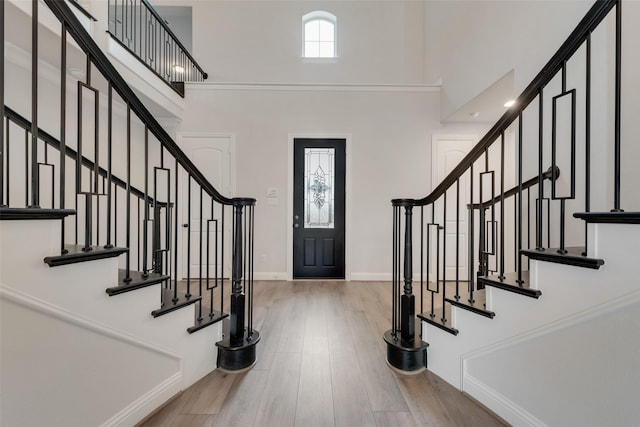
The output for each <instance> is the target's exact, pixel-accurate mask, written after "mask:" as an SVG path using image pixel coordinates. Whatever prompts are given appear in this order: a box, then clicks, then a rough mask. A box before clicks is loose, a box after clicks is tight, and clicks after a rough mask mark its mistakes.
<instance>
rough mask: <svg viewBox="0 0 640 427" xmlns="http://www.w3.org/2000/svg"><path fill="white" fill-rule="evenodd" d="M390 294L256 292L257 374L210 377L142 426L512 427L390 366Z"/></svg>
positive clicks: (426, 376)
mask: <svg viewBox="0 0 640 427" xmlns="http://www.w3.org/2000/svg"><path fill="white" fill-rule="evenodd" d="M390 287H391V285H390V284H389V283H387V282H344V281H300V282H276V281H273V282H256V283H255V285H254V296H255V300H254V307H255V308H254V326H255V327H256V329H258V330H259V331H260V334H261V336H262V340H261V341H260V343H259V344H258V348H257V353H258V360H257V362H256V365H255V366H254V367H253V368H252V369H251V370H250V371H248V372H245V373H242V374H228V373H224V372H221V371H217V370H216V371H214V372H212V373H211V374H209V375H207V376H206V377H204V378H203V379H201V380H200V381H199V382H197V383H196V384H194V385H193V386H192V387H190V388H189V389H187V390H185V391H184V392H182V393H181V394H180V395H178V396H176V397H175V398H174V399H173V400H172V401H171V402H169V403H168V404H167V405H165V406H164V407H163V408H162V409H160V410H159V411H158V412H156V413H155V414H154V415H153V416H152V417H151V418H149V419H148V420H146V421H145V422H144V423H142V424H141V426H143V427H152V426H163V427H164V426H166V427H177V426H181V427H226V426H256V427H286V426H296V427H297V426H300V427H314V426H318V427H324V426H345V427H360V426H362V427H364V426H372V427H383V426H393V427H403V426H438V427H442V426H444V427H447V426H504V424H503V423H502V422H501V421H500V420H499V419H498V418H496V417H495V416H494V415H492V414H491V413H489V412H488V411H486V410H485V409H484V408H482V407H481V406H479V405H478V404H476V403H475V402H474V401H472V400H471V399H469V398H468V397H466V396H465V395H464V394H462V393H461V392H460V391H458V390H456V389H455V388H454V387H452V386H450V385H449V384H447V383H446V382H444V381H443V380H442V379H440V378H439V377H437V376H436V375H434V374H432V373H431V372H429V371H426V372H423V373H421V374H419V375H413V376H404V375H399V374H396V373H394V372H393V371H392V370H391V369H390V368H389V367H388V366H387V364H386V361H385V355H386V347H385V344H384V342H383V340H382V333H383V332H384V331H385V330H386V329H389V327H390V317H391V298H390V292H391V291H390ZM211 357H215V354H212V355H211Z"/></svg>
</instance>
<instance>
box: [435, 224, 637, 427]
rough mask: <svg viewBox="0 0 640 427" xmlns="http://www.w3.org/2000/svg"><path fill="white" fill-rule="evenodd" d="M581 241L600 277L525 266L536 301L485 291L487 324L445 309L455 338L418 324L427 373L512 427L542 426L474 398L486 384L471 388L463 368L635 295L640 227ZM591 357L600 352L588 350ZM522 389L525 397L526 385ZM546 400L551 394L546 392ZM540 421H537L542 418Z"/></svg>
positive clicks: (596, 232)
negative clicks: (536, 292) (494, 351)
mask: <svg viewBox="0 0 640 427" xmlns="http://www.w3.org/2000/svg"><path fill="white" fill-rule="evenodd" d="M588 236H589V237H588V241H589V242H590V249H589V256H597V257H599V258H603V259H604V260H605V264H604V266H602V267H601V268H600V269H599V270H590V269H583V268H579V267H573V266H566V265H561V264H552V263H548V262H543V261H531V281H532V286H533V287H534V288H537V289H540V290H542V296H541V297H540V299H537V300H536V299H533V298H527V297H524V296H521V295H517V294H514V293H511V292H507V291H504V290H501V289H498V288H491V287H488V288H487V308H488V309H491V310H493V311H495V313H496V316H495V318H494V319H488V318H484V317H481V316H477V315H475V314H473V313H471V312H469V311H466V310H464V309H460V308H457V307H452V322H453V327H455V328H456V329H458V330H459V331H460V332H459V334H458V335H457V336H453V335H451V334H448V333H446V332H443V331H441V330H439V329H437V328H434V327H431V326H429V325H428V324H426V323H423V332H424V337H423V339H424V340H425V341H427V342H429V344H430V347H429V354H428V369H430V370H431V371H433V372H434V373H436V374H437V375H439V376H441V377H442V378H443V379H445V380H446V381H447V382H449V383H451V384H452V385H454V386H456V387H458V388H459V389H461V390H463V391H465V392H467V393H469V394H471V395H472V396H474V397H476V398H477V399H478V400H480V401H482V402H483V403H485V405H487V406H488V407H489V409H492V410H493V411H494V412H496V413H498V414H499V415H500V416H502V417H503V418H505V419H506V420H507V421H509V422H511V423H513V424H515V425H541V424H539V423H538V422H537V421H536V420H538V419H539V417H538V415H539V414H538V413H537V412H536V411H537V410H536V408H518V407H517V405H516V406H514V405H511V406H510V405H509V403H508V401H509V397H508V396H503V397H504V399H503V400H502V401H499V399H497V400H496V399H495V398H494V399H489V398H487V396H486V394H485V395H484V396H483V395H482V393H479V392H478V390H479V389H482V388H483V387H484V388H485V389H487V390H489V389H492V387H491V384H478V383H477V378H476V377H474V372H473V371H469V369H468V367H467V369H465V362H466V361H467V360H471V358H473V357H475V355H476V354H478V352H486V351H490V349H492V348H499V347H500V346H502V345H504V343H505V342H512V341H514V342H515V341H517V342H519V343H526V342H528V340H529V339H533V337H538V336H539V335H536V334H533V332H534V331H540V330H543V331H546V332H545V333H548V334H551V333H554V332H555V331H558V330H561V329H563V328H564V327H566V326H567V325H569V324H573V323H571V322H575V318H576V316H577V317H578V318H580V316H581V315H584V316H585V317H584V321H585V322H586V321H587V320H589V319H591V318H592V317H593V316H587V315H586V313H591V312H596V313H599V312H600V311H601V310H604V308H603V307H606V308H607V310H608V309H609V308H610V306H611V305H613V307H616V306H617V305H620V306H623V305H624V304H626V303H627V300H628V299H629V298H631V297H632V296H633V295H635V292H637V291H638V289H639V288H640V287H639V286H638V280H637V279H636V277H637V276H636V273H635V268H636V265H635V264H637V262H638V255H637V254H638V250H637V249H635V248H636V245H637V241H638V239H640V227H638V226H633V225H626V224H590V225H589V226H588ZM599 310H600V311H599ZM614 311H615V309H614ZM634 322H635V323H636V324H637V322H640V315H636V316H635V317H634V318H633V319H631V323H632V324H633V323H634ZM527 337H530V338H527ZM522 340H524V341H522ZM540 351H547V349H540ZM549 351H550V350H549ZM594 351H602V349H599V348H595V349H594ZM604 351H611V349H608V350H604ZM483 354H484V353H483ZM594 368H595V367H594ZM588 374H589V373H588V372H585V375H588ZM510 375H514V373H513V372H512V373H510ZM525 376H526V373H525ZM515 378H519V380H520V381H521V380H522V378H521V376H518V375H516V376H515V377H514V381H515ZM474 380H476V381H475V382H474ZM522 387H523V389H526V384H523V385H522ZM549 392H550V393H553V389H552V388H551V389H550V390H549ZM494 397H495V396H494ZM556 397H557V398H560V396H556ZM505 408H507V409H505ZM543 415H544V414H543ZM540 419H544V416H542V417H540Z"/></svg>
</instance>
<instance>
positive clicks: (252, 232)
mask: <svg viewBox="0 0 640 427" xmlns="http://www.w3.org/2000/svg"><path fill="white" fill-rule="evenodd" d="M254 209H255V205H253V204H252V205H251V206H249V215H250V221H249V227H250V229H249V232H250V234H249V236H250V238H249V259H250V262H249V272H248V277H249V325H248V326H249V336H250V337H251V336H253V263H254V238H255V219H254Z"/></svg>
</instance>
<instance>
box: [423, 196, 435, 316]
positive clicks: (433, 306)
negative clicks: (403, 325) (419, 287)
mask: <svg viewBox="0 0 640 427" xmlns="http://www.w3.org/2000/svg"><path fill="white" fill-rule="evenodd" d="M433 206H434V204H433V203H432V204H431V223H430V224H433V222H434V218H433ZM428 225H429V224H428ZM428 225H427V245H426V246H427V276H426V282H427V290H428V291H429V297H430V307H429V317H431V318H433V317H435V315H436V313H435V312H434V308H435V300H434V296H433V290H431V289H430V288H429V282H430V280H431V227H429V226H428ZM437 284H438V283H437V280H436V289H437Z"/></svg>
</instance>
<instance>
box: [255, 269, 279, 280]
mask: <svg viewBox="0 0 640 427" xmlns="http://www.w3.org/2000/svg"><path fill="white" fill-rule="evenodd" d="M253 279H254V280H287V273H286V272H284V273H273V272H264V271H262V272H255V273H253Z"/></svg>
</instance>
